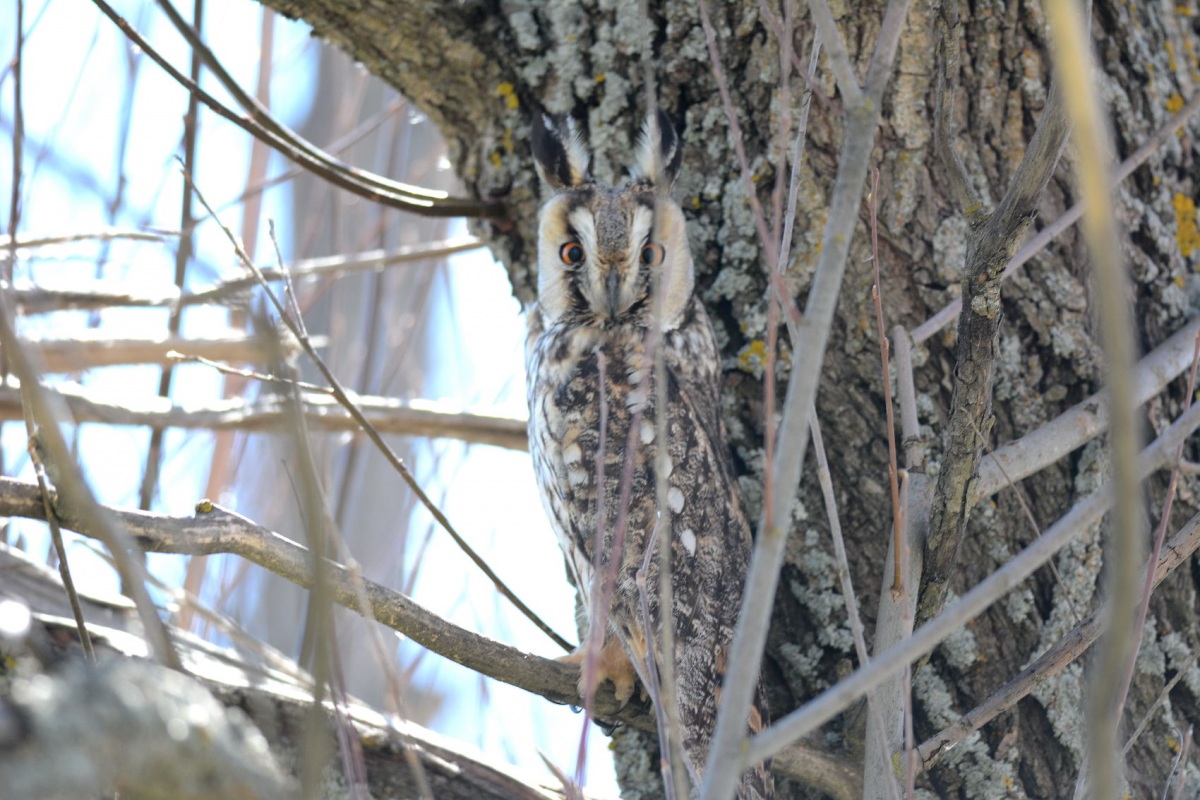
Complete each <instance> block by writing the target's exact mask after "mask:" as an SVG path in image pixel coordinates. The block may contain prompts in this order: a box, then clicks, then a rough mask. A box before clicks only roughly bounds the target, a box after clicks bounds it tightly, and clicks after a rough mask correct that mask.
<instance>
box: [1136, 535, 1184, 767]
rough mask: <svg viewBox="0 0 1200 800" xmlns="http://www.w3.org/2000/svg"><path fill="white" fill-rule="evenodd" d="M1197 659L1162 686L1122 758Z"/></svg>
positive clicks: (1182, 666) (1182, 665)
mask: <svg viewBox="0 0 1200 800" xmlns="http://www.w3.org/2000/svg"><path fill="white" fill-rule="evenodd" d="M1160 558H1161V556H1160ZM1197 659H1200V651H1194V652H1193V653H1192V654H1191V655H1190V656H1188V660H1187V661H1185V662H1183V664H1181V665H1180V666H1179V668H1178V669H1177V670H1176V671H1175V675H1174V676H1172V678H1171V680H1169V681H1167V682H1166V683H1165V684H1163V688H1162V691H1161V692H1159V693H1158V697H1156V698H1154V702H1153V703H1151V704H1150V707H1149V708H1148V709H1146V713H1145V714H1144V715H1143V716H1142V721H1141V722H1139V723H1138V726H1137V727H1136V728H1134V729H1133V733H1131V734H1129V738H1128V739H1126V740H1125V746H1124V747H1122V748H1121V757H1122V758H1124V757H1125V756H1126V755H1128V754H1129V748H1131V747H1133V743H1134V742H1136V741H1137V739H1138V737H1139V736H1141V735H1142V731H1144V730H1146V726H1147V725H1149V724H1150V720H1152V719H1154V712H1155V711H1157V710H1158V708H1159V706H1161V705H1162V704H1163V703H1164V702H1166V700H1167V698H1168V697H1169V696H1170V695H1171V692H1172V691H1173V690H1174V689H1175V687H1176V685H1178V683H1179V682H1180V681H1181V680H1183V679H1184V678H1185V677H1187V674H1188V670H1190V669H1191V668H1192V667H1193V666H1194V665H1195V664H1196V661H1197Z"/></svg>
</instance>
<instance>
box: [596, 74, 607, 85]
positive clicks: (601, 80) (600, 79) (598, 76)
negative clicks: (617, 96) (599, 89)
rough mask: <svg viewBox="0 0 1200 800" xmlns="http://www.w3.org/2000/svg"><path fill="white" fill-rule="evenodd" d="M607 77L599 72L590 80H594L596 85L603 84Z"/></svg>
mask: <svg viewBox="0 0 1200 800" xmlns="http://www.w3.org/2000/svg"><path fill="white" fill-rule="evenodd" d="M607 77H608V76H607V75H605V74H604V73H603V72H601V73H600V74H599V75H597V76H596V77H595V78H592V80H594V81H595V82H596V83H604V79H605V78H607Z"/></svg>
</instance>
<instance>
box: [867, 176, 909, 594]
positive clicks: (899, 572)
mask: <svg viewBox="0 0 1200 800" xmlns="http://www.w3.org/2000/svg"><path fill="white" fill-rule="evenodd" d="M878 196H879V170H878V169H875V170H874V171H873V172H872V175H871V191H870V192H869V193H868V194H867V210H868V212H869V214H870V220H871V269H872V271H873V277H874V278H875V283H874V285H873V286H872V287H871V299H872V300H873V301H874V305H875V326H876V331H875V333H876V336H877V337H878V339H879V360H880V372H881V375H882V380H883V408H884V419H885V421H886V425H887V440H888V463H887V470H888V485H889V486H890V487H891V490H892V560H893V563H892V591H893V592H896V593H900V592H903V591H904V572H905V570H904V567H903V565H902V563H901V561H902V559H903V558H904V550H905V548H904V538H903V537H904V526H903V525H901V524H900V475H899V463H898V460H897V457H896V415H895V412H894V411H893V410H892V378H891V370H890V369H889V368H888V350H889V349H890V348H889V345H888V338H887V333H886V328H885V323H884V321H883V285H882V282H881V280H880V278H879V225H878V221H877V219H876V216H875V211H876V204H877V203H878Z"/></svg>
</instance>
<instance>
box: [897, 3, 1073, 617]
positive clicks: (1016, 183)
mask: <svg viewBox="0 0 1200 800" xmlns="http://www.w3.org/2000/svg"><path fill="white" fill-rule="evenodd" d="M951 16H952V18H953V17H956V16H957V12H953V13H952V15H951ZM943 31H944V33H945V34H946V36H945V39H946V42H945V43H944V44H943V49H944V50H947V51H950V52H952V51H953V50H954V47H955V45H954V44H952V43H951V42H950V39H951V37H952V36H954V35H956V31H951V30H950V29H949V27H948V26H944V27H943ZM952 60H953V59H949V58H948V59H946V61H947V65H949V63H950V62H951V61H952ZM955 80H957V76H955V75H946V76H945V83H946V84H952V83H953V81H955ZM1069 130H1070V128H1069V125H1068V122H1067V117H1066V109H1065V106H1064V100H1063V97H1062V88H1061V82H1060V81H1058V80H1055V81H1054V82H1053V83H1052V85H1051V89H1050V98H1049V100H1047V102H1046V107H1045V110H1044V111H1043V112H1042V118H1041V120H1040V121H1039V123H1038V127H1037V131H1036V132H1035V133H1034V135H1033V141H1032V142H1030V144H1029V148H1028V150H1027V151H1026V153H1025V158H1024V159H1022V161H1021V165H1020V167H1018V168H1017V172H1016V174H1015V175H1014V176H1013V179H1012V181H1011V182H1010V183H1009V186H1008V190H1007V191H1006V192H1005V193H1004V197H1003V199H1001V201H1000V205H999V206H998V207H997V208H996V210H995V211H994V212H992V213H991V214H987V215H985V214H984V213H983V212H982V211H981V210H974V209H973V208H971V207H968V208H967V209H966V211H967V212H968V217H967V221H968V223H969V225H970V231H969V233H968V234H967V261H966V264H965V265H964V269H963V282H962V287H963V312H962V314H961V315H960V316H959V319H958V353H957V363H956V365H955V368H954V393H953V395H952V397H951V400H950V413H949V419H948V421H947V423H946V429H945V432H944V436H943V440H944V442H945V452H944V453H943V455H942V461H941V469H940V472H939V473H938V481H937V490H936V492H935V494H934V499H933V508H932V511H931V514H930V527H929V536H928V538H927V539H926V541H925V563H924V573H923V574H922V576H921V588H920V592H919V596H918V600H917V612H916V614H917V616H916V625H917V626H918V627H919V626H921V625H922V624H924V623H925V622H927V621H928V620H930V619H932V618H933V616H934V615H935V614H937V612H938V611H939V610H940V609H941V607H942V604H943V603H944V602H945V599H946V592H947V589H948V588H949V583H950V576H951V575H952V574H953V572H954V568H955V565H956V563H957V560H958V548H959V545H961V544H962V540H963V536H964V535H965V533H966V525H967V518H968V516H969V514H970V511H971V499H972V488H971V487H972V483H973V482H974V481H975V479H976V475H977V472H978V469H979V460H980V456H981V455H982V454H983V446H984V444H985V442H986V438H987V436H988V433H989V432H990V430H991V425H992V381H993V378H994V375H995V359H996V339H997V337H998V335H999V331H1000V319H1001V307H1000V283H1001V280H1002V273H1003V271H1004V266H1005V265H1006V264H1007V263H1008V262H1009V261H1010V260H1011V259H1012V257H1013V254H1014V253H1015V252H1016V249H1017V246H1018V245H1019V244H1020V243H1021V239H1022V238H1023V237H1024V236H1025V232H1026V230H1028V228H1029V225H1030V224H1031V223H1032V222H1033V219H1034V216H1035V215H1036V207H1037V201H1038V198H1039V197H1041V194H1042V192H1043V190H1044V189H1045V187H1046V184H1047V183H1049V182H1050V178H1051V176H1052V175H1053V174H1054V169H1055V167H1056V166H1057V165H1058V159H1059V156H1060V155H1061V153H1062V150H1063V148H1064V147H1065V146H1066V142H1067V133H1068V132H1069ZM942 134H943V136H944V137H945V138H944V140H943V147H944V148H950V149H949V151H946V150H943V152H942V157H943V158H944V159H945V160H946V167H947V170H948V171H949V172H950V173H951V174H953V175H956V176H958V177H957V178H956V179H955V180H954V184H955V185H958V184H959V183H962V184H964V185H965V177H964V176H962V174H961V170H962V163H961V161H959V160H958V158H957V155H956V153H955V151H954V150H953V149H952V148H953V143H952V141H951V140H950V138H949V132H948V130H943V131H942ZM964 191H966V190H965V189H963V187H961V186H960V194H962V193H963V192H964ZM963 202H968V203H969V202H971V201H970V199H969V197H968V196H964V198H963Z"/></svg>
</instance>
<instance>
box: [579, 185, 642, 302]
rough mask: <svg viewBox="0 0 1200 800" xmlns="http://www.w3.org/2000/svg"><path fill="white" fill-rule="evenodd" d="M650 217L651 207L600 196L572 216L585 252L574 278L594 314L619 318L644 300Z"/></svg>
mask: <svg viewBox="0 0 1200 800" xmlns="http://www.w3.org/2000/svg"><path fill="white" fill-rule="evenodd" d="M652 216H653V214H652V212H651V211H650V209H648V208H646V207H644V206H642V205H640V204H636V203H635V204H630V203H628V202H620V201H619V200H617V199H616V198H602V199H599V198H598V202H594V203H592V204H589V205H588V206H581V207H578V208H575V209H573V210H572V211H571V213H570V214H569V215H568V230H569V231H570V233H571V234H573V235H574V236H576V237H578V241H579V243H580V245H581V246H582V247H583V250H584V252H585V254H586V258H585V259H584V261H583V262H581V263H580V264H578V265H576V270H577V271H576V272H575V274H574V276H573V277H574V280H575V281H576V287H577V288H578V290H579V293H580V294H581V295H582V296H583V298H584V299H585V300H586V301H587V304H588V307H589V308H590V310H591V311H592V312H593V313H595V314H597V315H599V316H601V317H604V318H605V319H608V320H612V321H616V320H619V319H620V318H621V317H622V316H623V315H625V314H626V313H628V312H629V310H630V309H631V308H633V307H634V306H635V305H636V304H637V303H638V302H639V301H641V300H644V299H645V298H646V296H647V294H648V293H649V286H650V275H649V267H650V266H651V264H649V263H644V261H643V258H642V251H643V246H644V244H646V243H648V239H649V236H650V226H651V222H652Z"/></svg>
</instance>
